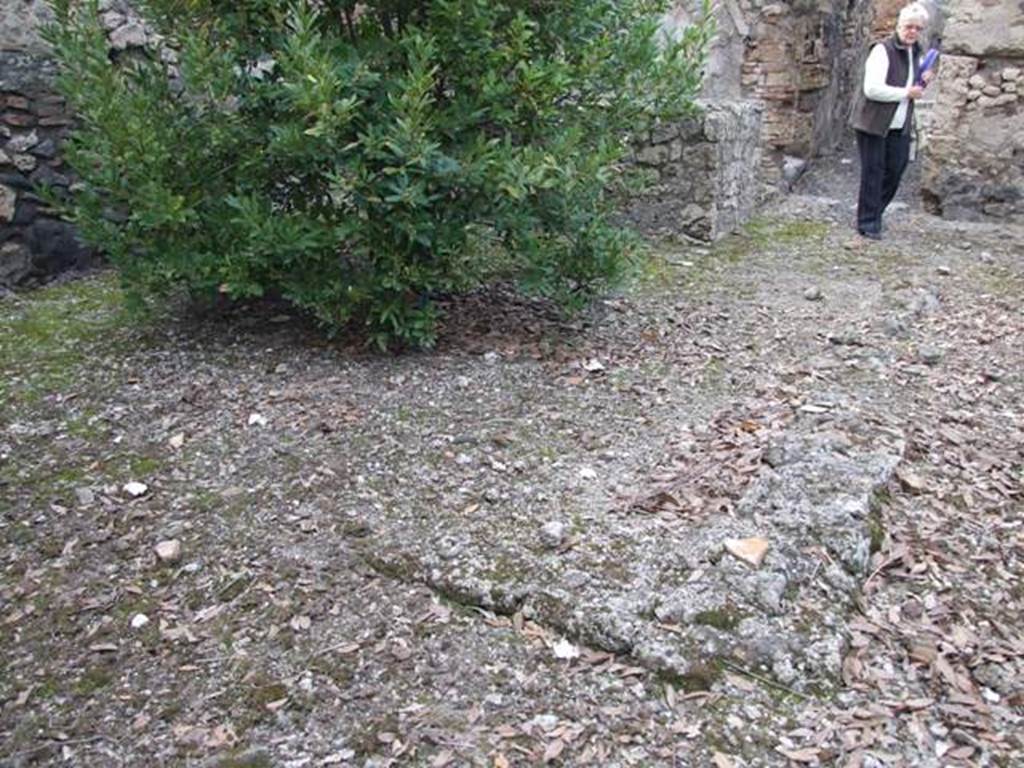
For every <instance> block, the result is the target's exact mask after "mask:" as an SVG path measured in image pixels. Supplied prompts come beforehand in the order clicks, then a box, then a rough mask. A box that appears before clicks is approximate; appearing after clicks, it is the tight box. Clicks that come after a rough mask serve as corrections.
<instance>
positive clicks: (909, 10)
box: [896, 3, 929, 29]
mask: <svg viewBox="0 0 1024 768" xmlns="http://www.w3.org/2000/svg"><path fill="white" fill-rule="evenodd" d="M928 18H929V17H928V9H927V8H925V7H924V6H923V5H922V4H921V3H911V4H910V5H905V6H903V9H902V10H900V16H899V19H897V20H896V29H900V28H901V27H902V26H903V25H904V24H909V23H911V22H915V21H916V22H917V23H918V24H920V25H921V26H922V27H923V26H925V25H926V24H928Z"/></svg>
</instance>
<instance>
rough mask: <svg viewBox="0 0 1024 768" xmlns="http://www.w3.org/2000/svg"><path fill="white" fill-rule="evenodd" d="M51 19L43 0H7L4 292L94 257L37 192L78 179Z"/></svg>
mask: <svg viewBox="0 0 1024 768" xmlns="http://www.w3.org/2000/svg"><path fill="white" fill-rule="evenodd" d="M49 18H50V16H49V11H48V9H47V7H46V5H45V3H44V2H42V0H27V1H26V0H18V2H13V3H2V4H0V290H2V289H6V288H9V287H12V286H14V285H19V284H23V283H26V282H30V281H33V280H38V279H41V278H43V277H45V276H48V275H52V274H55V273H57V272H61V271H63V270H65V269H68V268H72V267H82V266H85V265H87V264H88V263H89V262H90V260H91V258H92V254H91V252H90V251H89V250H88V249H86V248H85V247H83V246H82V245H81V244H80V243H79V242H78V240H77V239H76V237H75V232H74V229H73V227H71V226H70V225H68V224H66V223H64V222H62V221H60V220H59V219H58V218H57V217H56V216H54V215H53V214H52V213H51V212H50V211H49V210H48V209H47V207H46V205H45V204H44V203H43V201H42V200H41V199H40V198H39V197H38V196H37V195H36V193H35V190H36V187H37V185H42V186H49V187H54V188H56V190H57V191H59V190H60V189H67V187H68V185H69V184H70V183H71V178H70V176H69V175H68V172H67V168H66V167H65V165H64V162H63V160H62V159H61V156H60V146H61V144H62V143H63V142H64V140H65V139H66V138H67V135H68V131H69V129H70V126H71V122H72V118H71V116H70V115H69V114H68V112H67V108H66V105H65V103H64V100H63V99H62V98H61V97H60V96H57V95H55V94H54V89H53V79H54V76H55V75H56V68H55V66H54V64H53V62H52V61H51V60H50V59H49V57H48V56H47V52H46V45H45V43H44V42H43V41H42V39H41V38H40V37H39V32H38V30H39V28H40V27H41V25H42V24H43V23H45V22H46V21H48V20H49Z"/></svg>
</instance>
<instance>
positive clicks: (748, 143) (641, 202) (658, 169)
mask: <svg viewBox="0 0 1024 768" xmlns="http://www.w3.org/2000/svg"><path fill="white" fill-rule="evenodd" d="M760 134H761V107H760V105H757V104H754V103H753V102H749V101H728V102H722V101H716V102H708V103H704V104H702V105H701V113H700V115H699V116H697V117H695V118H692V119H689V120H683V121H680V122H677V123H670V124H668V125H665V126H662V127H660V128H657V129H655V130H654V131H653V132H652V133H651V135H650V136H647V137H645V141H643V142H642V144H641V146H640V147H639V149H638V150H637V153H636V158H635V161H636V163H637V164H638V165H639V166H640V168H641V169H642V171H643V172H644V173H645V174H646V175H647V177H648V181H649V184H648V186H647V188H646V189H644V190H643V191H642V192H641V193H639V194H637V195H634V196H633V197H632V198H631V199H630V201H629V204H628V206H627V209H626V211H625V215H626V217H627V218H628V220H629V221H630V223H631V224H633V225H634V226H635V227H637V229H639V230H640V231H642V232H645V233H647V234H651V235H660V236H663V235H679V234H682V235H685V236H687V237H691V238H694V239H697V240H703V241H711V240H715V239H717V238H718V237H721V236H722V235H725V234H728V233H729V232H732V231H734V230H735V229H736V228H737V227H739V226H740V225H741V224H743V223H744V222H745V221H746V220H747V219H749V218H750V215H751V213H752V212H753V210H754V206H755V204H756V203H757V200H758V183H757V175H758V170H759V166H760V143H759V139H760Z"/></svg>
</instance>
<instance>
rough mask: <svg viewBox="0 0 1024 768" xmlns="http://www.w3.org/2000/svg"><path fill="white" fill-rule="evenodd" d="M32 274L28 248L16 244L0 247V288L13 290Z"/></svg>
mask: <svg viewBox="0 0 1024 768" xmlns="http://www.w3.org/2000/svg"><path fill="white" fill-rule="evenodd" d="M31 272H32V257H31V254H30V253H29V250H28V248H26V247H25V246H24V245H23V244H21V243H18V242H7V243H4V244H3V245H0V287H4V288H13V287H14V286H16V285H19V284H20V283H22V282H23V281H24V280H25V278H26V277H28V276H29V275H30V274H31Z"/></svg>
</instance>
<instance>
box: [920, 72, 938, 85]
mask: <svg viewBox="0 0 1024 768" xmlns="http://www.w3.org/2000/svg"><path fill="white" fill-rule="evenodd" d="M934 79H935V70H934V69H929V70H926V71H925V72H924V73H923V74H922V75H921V81H922V82H923V83H924V84H925V85H928V83H930V82H931V81H932V80H934Z"/></svg>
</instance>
